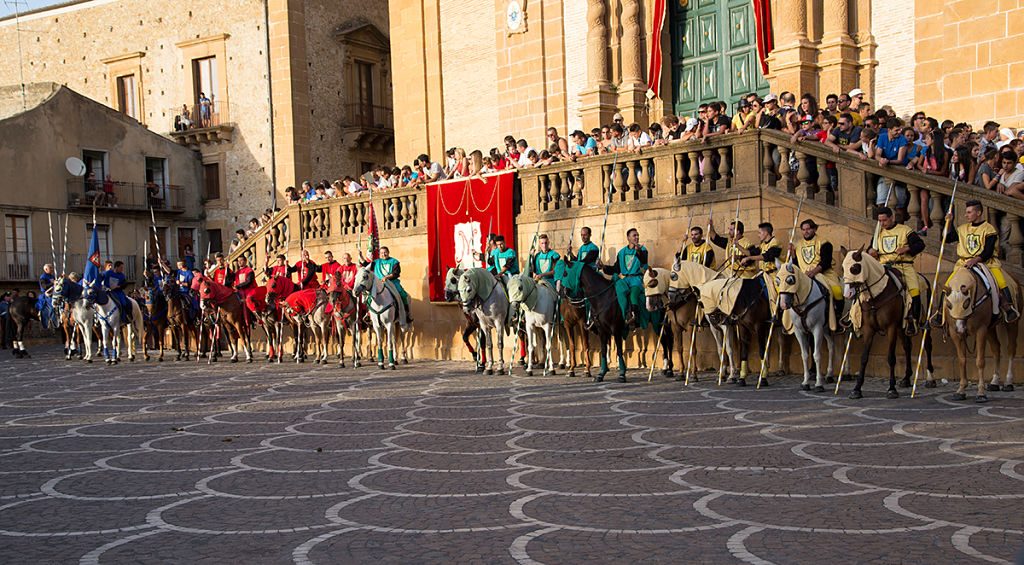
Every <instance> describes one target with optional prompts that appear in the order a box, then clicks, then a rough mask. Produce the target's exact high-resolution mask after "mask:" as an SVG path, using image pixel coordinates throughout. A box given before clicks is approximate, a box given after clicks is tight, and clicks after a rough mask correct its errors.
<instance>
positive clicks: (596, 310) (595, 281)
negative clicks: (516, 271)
mask: <svg viewBox="0 0 1024 565" xmlns="http://www.w3.org/2000/svg"><path fill="white" fill-rule="evenodd" d="M565 266H566V267H567V269H566V270H564V271H560V272H556V274H555V280H556V281H557V282H558V283H559V284H560V285H561V286H562V287H563V288H565V291H566V296H568V298H569V301H571V302H572V304H573V305H575V306H577V307H579V308H580V309H581V310H582V311H583V312H585V313H586V314H585V315H586V318H585V319H586V320H587V324H586V325H587V326H588V327H589V329H590V331H592V332H594V334H595V335H597V337H598V339H599V340H600V343H601V357H600V369H599V370H598V373H597V376H596V377H594V382H601V381H603V380H604V377H605V375H607V374H608V349H609V348H610V347H611V342H612V340H614V341H615V355H616V359H617V360H618V365H619V382H621V383H624V382H626V359H625V357H624V356H623V355H622V340H623V337H624V336H625V335H626V321H625V319H624V318H623V317H622V310H621V309H620V308H619V303H618V300H617V299H616V298H615V283H614V282H612V281H610V280H608V279H606V278H605V277H604V276H603V275H601V274H599V273H598V272H597V271H595V270H594V269H590V268H587V267H585V266H583V268H580V269H575V268H574V266H575V261H566V262H565ZM577 272H578V273H579V276H578V278H577V277H576V276H575V273H577Z"/></svg>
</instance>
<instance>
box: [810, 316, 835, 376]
mask: <svg viewBox="0 0 1024 565" xmlns="http://www.w3.org/2000/svg"><path fill="white" fill-rule="evenodd" d="M826 333H828V331H827V330H826V329H824V328H823V327H822V326H818V327H817V328H816V329H815V332H814V364H815V365H816V366H817V375H815V376H816V378H817V380H815V386H814V392H825V373H826V369H825V353H826V351H825V334H826ZM827 372H829V373H831V372H832V358H831V357H829V359H828V369H827Z"/></svg>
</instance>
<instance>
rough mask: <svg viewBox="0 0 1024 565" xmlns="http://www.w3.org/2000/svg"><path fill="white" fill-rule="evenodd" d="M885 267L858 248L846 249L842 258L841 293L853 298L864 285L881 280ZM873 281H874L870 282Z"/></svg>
mask: <svg viewBox="0 0 1024 565" xmlns="http://www.w3.org/2000/svg"><path fill="white" fill-rule="evenodd" d="M884 274H885V268H884V267H882V264H881V263H879V262H878V260H877V259H875V258H874V257H872V256H871V255H869V254H868V253H865V252H864V248H863V246H862V247H861V248H860V249H855V250H853V251H848V252H847V253H846V256H845V258H844V259H843V285H844V289H843V294H845V295H846V298H847V299H853V297H854V296H856V295H857V294H858V293H860V292H861V291H862V290H863V289H864V288H865V287H867V286H870V285H872V284H874V282H878V281H879V280H881V277H882V276H883V275H884ZM872 281H874V282H872Z"/></svg>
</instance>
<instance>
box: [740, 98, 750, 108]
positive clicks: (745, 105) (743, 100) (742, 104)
mask: <svg viewBox="0 0 1024 565" xmlns="http://www.w3.org/2000/svg"><path fill="white" fill-rule="evenodd" d="M739 106H740V108H749V107H750V102H747V99H746V98H740V102H739Z"/></svg>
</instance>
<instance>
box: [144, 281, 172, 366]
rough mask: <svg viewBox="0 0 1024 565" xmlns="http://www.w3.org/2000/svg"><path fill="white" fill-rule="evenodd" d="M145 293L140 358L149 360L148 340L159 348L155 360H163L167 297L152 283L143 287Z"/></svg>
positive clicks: (166, 323) (166, 324)
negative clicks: (143, 329)
mask: <svg viewBox="0 0 1024 565" xmlns="http://www.w3.org/2000/svg"><path fill="white" fill-rule="evenodd" d="M144 290H145V294H146V311H145V312H144V313H143V317H144V318H145V320H144V321H145V325H144V327H145V332H144V335H143V338H142V358H143V359H145V360H146V361H149V342H150V339H152V340H153V345H154V346H155V347H156V348H157V349H159V350H160V355H159V357H157V358H156V360H157V361H163V360H164V337H165V336H166V335H167V327H168V325H169V324H168V322H167V297H166V296H164V293H163V292H161V290H160V289H159V288H158V287H157V286H156V285H155V284H152V283H149V284H147V285H146V286H145V288H144Z"/></svg>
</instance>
